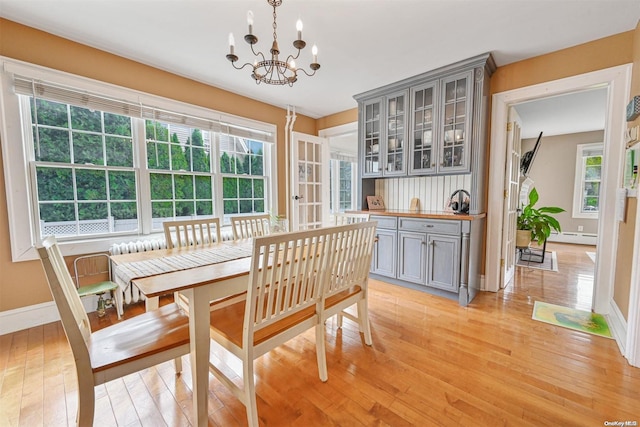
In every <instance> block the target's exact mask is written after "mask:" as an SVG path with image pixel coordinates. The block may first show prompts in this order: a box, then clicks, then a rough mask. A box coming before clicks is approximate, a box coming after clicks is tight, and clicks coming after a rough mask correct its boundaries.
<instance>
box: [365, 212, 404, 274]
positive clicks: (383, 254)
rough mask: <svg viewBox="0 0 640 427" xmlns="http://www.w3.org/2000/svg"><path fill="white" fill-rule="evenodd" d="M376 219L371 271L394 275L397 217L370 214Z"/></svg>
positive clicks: (373, 219)
mask: <svg viewBox="0 0 640 427" xmlns="http://www.w3.org/2000/svg"><path fill="white" fill-rule="evenodd" d="M371 220H372V221H378V227H377V230H376V242H375V244H374V245H373V254H372V257H371V273H374V274H378V275H380V276H384V277H391V278H395V277H396V261H397V258H396V252H397V247H398V244H397V240H398V237H397V236H398V231H397V218H396V217H389V216H373V215H372V216H371Z"/></svg>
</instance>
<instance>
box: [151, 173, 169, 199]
mask: <svg viewBox="0 0 640 427" xmlns="http://www.w3.org/2000/svg"><path fill="white" fill-rule="evenodd" d="M150 179H151V199H153V200H158V199H164V200H166V199H173V187H172V183H171V175H169V174H161V173H152V174H151V175H150Z"/></svg>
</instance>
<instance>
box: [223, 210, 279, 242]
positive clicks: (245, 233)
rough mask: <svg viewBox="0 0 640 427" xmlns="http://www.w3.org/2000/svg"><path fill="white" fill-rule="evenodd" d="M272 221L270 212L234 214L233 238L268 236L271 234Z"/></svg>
mask: <svg viewBox="0 0 640 427" xmlns="http://www.w3.org/2000/svg"><path fill="white" fill-rule="evenodd" d="M270 221H271V219H270V217H269V214H264V215H250V216H246V215H245V216H232V217H231V228H232V229H233V238H234V239H235V240H238V239H247V238H250V237H260V236H266V235H268V234H270V233H269V231H270V228H269V227H270Z"/></svg>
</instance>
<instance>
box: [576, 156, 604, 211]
mask: <svg viewBox="0 0 640 427" xmlns="http://www.w3.org/2000/svg"><path fill="white" fill-rule="evenodd" d="M602 153H603V145H602V143H596V144H581V145H578V147H577V150H576V176H575V189H574V192H573V217H574V218H594V219H595V218H598V212H599V211H600V180H601V179H602Z"/></svg>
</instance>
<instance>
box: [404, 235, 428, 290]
mask: <svg viewBox="0 0 640 427" xmlns="http://www.w3.org/2000/svg"><path fill="white" fill-rule="evenodd" d="M426 246H427V235H426V234H425V233H412V232H408V231H399V232H398V247H399V251H398V279H401V280H406V281H407V282H413V283H417V284H419V285H424V284H425V283H426V271H427V251H426Z"/></svg>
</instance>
